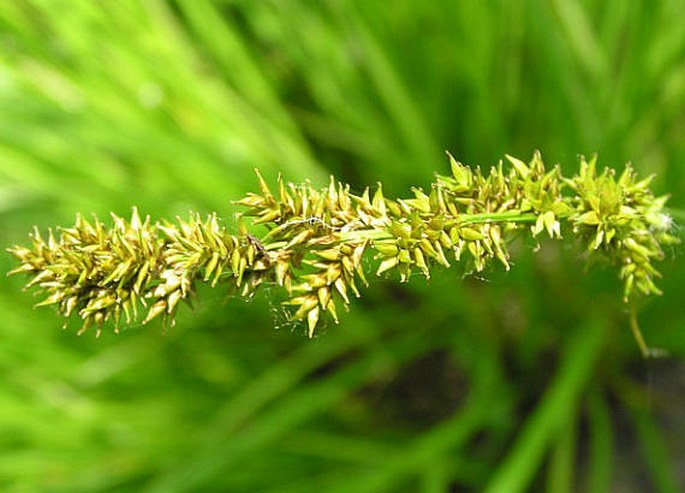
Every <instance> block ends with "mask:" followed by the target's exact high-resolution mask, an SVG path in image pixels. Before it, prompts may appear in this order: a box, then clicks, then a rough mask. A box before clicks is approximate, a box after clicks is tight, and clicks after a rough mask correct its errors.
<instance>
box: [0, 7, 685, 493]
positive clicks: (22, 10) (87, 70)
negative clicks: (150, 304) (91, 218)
mask: <svg viewBox="0 0 685 493" xmlns="http://www.w3.org/2000/svg"><path fill="white" fill-rule="evenodd" d="M683 16H685V4H683V3H682V2H679V1H674V0H657V1H648V0H644V1H631V2H626V1H623V0H604V1H598V0H527V1H524V0H521V1H518V0H517V1H497V0H487V1H482V0H460V1H453V2H448V1H444V2H443V1H440V2H425V1H424V2H417V1H410V0H402V1H396V2H392V3H388V2H380V1H378V2H377V1H368V0H366V1H362V0H337V1H335V0H325V1H320V2H314V1H306V0H300V1H296V0H264V1H251V0H249V1H248V0H243V1H240V0H232V1H231V0H213V1H211V0H175V1H162V0H140V1H134V0H121V1H116V2H114V1H112V2H92V1H87V0H69V1H67V0H60V1H55V0H9V1H4V2H0V110H1V112H0V245H1V246H2V247H6V246H9V245H12V244H15V243H24V242H26V238H27V237H26V234H27V233H28V231H29V229H30V228H31V226H32V225H34V224H36V225H38V227H39V228H41V229H42V230H46V229H47V228H48V227H50V226H56V225H68V224H71V223H73V219H74V216H75V214H76V213H77V212H82V213H84V214H89V213H91V212H94V213H97V214H99V215H100V216H101V217H105V216H106V215H107V214H108V213H109V212H110V211H113V212H115V213H117V214H118V215H122V216H126V215H128V214H129V212H130V210H131V206H133V205H136V206H138V208H139V209H140V211H141V212H142V213H149V214H151V215H152V217H153V218H160V217H168V218H172V217H174V216H175V215H176V214H185V213H186V212H187V211H188V210H189V209H192V210H195V211H198V212H202V213H206V212H210V211H216V212H217V213H218V214H219V216H220V217H222V218H223V219H224V221H225V223H226V224H227V225H229V226H230V227H234V226H233V225H234V223H233V222H232V221H233V219H232V218H233V214H234V213H235V212H236V208H235V207H234V206H233V205H231V203H230V201H231V200H233V199H237V198H240V197H241V196H243V195H244V193H245V192H247V191H249V190H255V189H256V187H257V182H256V179H255V176H254V173H253V168H254V167H255V166H258V167H259V168H260V169H261V170H262V172H263V174H264V175H265V178H266V179H267V180H268V181H269V182H270V183H275V180H276V176H277V175H278V174H279V173H280V174H282V175H283V176H284V177H285V179H287V180H289V181H302V180H305V179H309V180H311V181H312V183H314V184H316V185H317V186H318V185H323V184H325V183H326V180H327V177H328V175H329V174H331V173H333V174H335V175H336V177H338V178H339V179H341V180H342V181H346V182H350V183H351V184H352V186H353V188H355V189H356V191H360V190H362V189H363V187H364V186H366V185H373V184H375V183H376V182H377V181H379V180H381V181H382V182H383V185H384V191H385V193H386V195H387V196H406V195H407V192H408V190H409V188H410V187H411V186H424V187H425V186H427V185H428V184H429V183H430V182H431V181H432V180H433V173H434V172H436V171H438V172H441V173H447V172H448V171H449V167H448V162H447V159H446V158H445V156H444V153H443V151H444V150H445V149H447V150H449V151H450V152H451V153H452V154H454V155H455V156H456V157H457V158H458V159H460V160H462V161H464V162H465V163H467V164H471V165H474V164H480V165H482V166H484V167H489V165H491V164H494V163H496V162H497V160H498V159H499V158H500V157H501V156H502V155H503V154H504V153H505V152H507V153H510V154H513V155H517V156H521V157H524V156H530V155H531V154H532V152H533V150H534V149H536V148H539V149H540V150H541V151H542V152H543V154H544V155H545V158H546V161H547V162H550V163H551V162H560V163H561V165H562V167H563V168H564V170H565V171H566V172H569V174H572V172H573V171H575V170H576V168H577V166H578V155H579V154H585V155H590V154H592V153H593V152H598V153H599V156H600V164H601V163H604V164H606V165H611V166H615V167H619V168H620V167H621V166H622V165H623V163H625V162H627V161H632V162H633V164H634V167H635V169H636V170H637V171H638V172H639V173H640V174H641V175H643V176H644V175H648V174H650V173H656V174H657V178H656V180H655V182H654V188H655V190H656V192H657V193H671V194H672V199H671V201H670V203H669V204H670V205H671V206H672V207H674V208H681V209H682V208H685V168H684V167H683V163H685V30H683V29H682V19H683ZM676 232H677V233H678V234H680V233H679V231H676ZM569 236H570V235H569ZM542 243H543V244H542V245H541V246H540V248H541V249H540V251H539V252H538V253H537V254H535V255H534V254H533V251H532V250H533V249H534V248H536V245H532V244H527V243H525V242H524V243H523V244H520V245H519V246H518V247H517V251H516V252H513V253H514V256H513V257H514V262H515V265H513V267H512V269H511V271H510V272H506V273H505V272H503V271H501V270H497V269H493V270H492V271H489V272H487V273H486V274H485V275H484V276H483V277H484V278H483V279H480V278H475V277H471V278H466V279H460V278H458V277H457V276H455V274H454V273H451V272H449V271H445V272H443V273H438V272H436V273H435V275H433V277H432V278H431V280H430V282H426V281H425V280H424V279H422V278H416V279H413V278H412V279H410V282H409V283H407V284H403V285H397V284H396V283H395V282H394V281H389V280H384V279H383V278H377V279H374V280H372V282H371V286H370V287H369V289H367V290H366V293H365V297H364V298H363V299H362V300H359V301H358V302H356V303H354V309H353V310H352V311H351V312H350V313H349V314H342V316H341V323H340V324H339V325H329V326H327V327H323V330H319V331H318V332H317V336H316V337H315V338H314V339H312V340H309V339H307V338H306V327H305V326H304V325H302V324H292V323H290V322H288V320H287V318H286V317H285V315H284V313H283V312H282V310H281V308H280V305H279V299H278V298H277V294H276V290H274V291H273V293H272V292H271V291H270V290H268V289H267V290H266V292H265V293H262V294H261V295H260V296H258V297H257V298H256V299H254V300H253V301H251V302H250V303H245V302H244V301H241V300H239V299H238V298H235V297H227V296H224V295H222V293H221V292H220V291H217V290H207V291H204V292H202V293H201V296H200V299H201V300H202V301H201V303H200V304H198V305H197V306H196V307H195V309H194V310H193V311H191V310H189V309H182V310H181V311H180V313H179V317H178V322H177V324H176V326H175V327H173V328H170V329H163V328H162V327H161V326H160V325H157V324H151V325H150V326H145V327H143V326H140V325H138V326H134V327H131V328H129V329H128V330H126V331H123V332H122V333H121V334H119V335H114V334H111V333H110V331H105V332H104V333H103V335H102V337H100V338H99V339H95V338H93V337H92V336H91V335H90V334H87V335H85V336H82V337H76V335H75V330H74V327H70V328H69V329H68V330H66V331H61V330H60V325H61V320H60V319H59V318H58V317H57V316H56V315H55V314H53V313H50V310H48V309H41V310H33V309H32V308H31V306H32V303H33V302H34V300H33V299H32V298H31V296H30V295H29V294H28V293H26V292H22V290H21V287H22V279H19V278H16V277H12V278H6V279H3V282H2V285H1V286H0V329H1V330H0V334H2V336H1V342H0V375H1V376H2V377H1V378H2V385H0V490H2V491H8V492H34V491H36V492H94V491H98V492H100V491H102V492H115V491H144V492H177V491H178V492H182V491H229V492H242V491H245V492H247V491H250V492H252V491H279V492H292V493H296V492H301V493H305V492H315V491H316V492H318V491H334V492H347V491H350V492H365V491H366V492H405V491H406V492H410V491H411V492H413V491H420V492H426V493H429V492H448V491H483V490H485V491H490V492H516V491H552V492H568V491H591V492H603V491H612V490H618V489H621V491H636V492H638V491H663V492H675V491H681V490H683V489H685V471H683V470H682V466H681V465H680V462H682V461H679V460H678V459H679V458H680V457H682V456H683V454H685V436H683V431H682V430H683V429H685V426H683V420H682V417H681V415H682V409H683V408H684V406H685V400H684V399H683V397H682V396H683V395H685V392H683V391H684V390H685V388H684V384H683V380H682V373H683V369H684V368H685V366H684V364H683V358H685V332H684V329H685V327H684V325H685V323H684V322H685V309H684V308H683V306H684V305H683V303H682V294H681V293H682V291H681V290H680V286H681V284H682V281H683V280H685V264H684V263H683V262H682V261H681V260H682V256H681V255H679V252H678V249H677V248H676V249H675V250H674V251H673V252H669V254H668V256H667V259H666V260H665V262H664V264H663V265H662V268H661V270H662V271H663V272H664V273H665V276H664V279H662V280H661V281H660V287H661V288H662V289H663V290H664V295H663V296H661V297H659V298H657V299H654V300H651V301H650V302H649V303H648V304H646V305H645V306H643V307H642V309H641V325H642V329H643V332H644V334H645V338H646V339H647V341H648V342H649V344H650V345H651V346H654V347H659V348H663V349H664V350H666V351H667V352H668V353H669V356H668V357H666V358H662V359H656V360H648V361H645V360H642V359H641V357H640V355H639V351H638V348H637V346H636V344H635V342H634V340H633V338H632V336H631V334H630V330H629V328H628V317H627V315H626V313H625V312H624V307H623V304H622V302H621V296H620V292H621V287H620V285H619V282H618V281H617V280H616V279H615V273H614V272H613V271H611V270H606V271H605V270H604V269H603V268H602V266H601V265H592V266H591V268H589V269H586V271H585V272H583V266H584V263H583V259H582V258H581V255H579V253H578V250H577V249H576V248H574V245H573V241H572V240H571V239H570V238H569V240H568V241H567V243H566V244H565V245H564V246H559V245H554V244H547V243H545V242H542ZM12 266H13V262H12V261H11V259H10V257H9V256H8V255H1V256H0V271H1V272H3V273H4V272H7V271H8V270H10V269H11V268H12Z"/></svg>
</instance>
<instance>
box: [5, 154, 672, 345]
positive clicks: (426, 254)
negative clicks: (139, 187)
mask: <svg viewBox="0 0 685 493" xmlns="http://www.w3.org/2000/svg"><path fill="white" fill-rule="evenodd" d="M449 159H450V165H451V175H449V176H437V177H436V181H435V182H434V183H433V185H432V186H431V189H430V190H428V191H423V190H421V189H418V188H417V189H413V190H412V192H413V197H411V198H406V199H398V200H393V199H389V198H386V197H385V195H384V194H383V190H382V186H381V185H380V184H378V186H377V187H376V189H375V190H374V191H373V192H372V191H371V190H370V189H368V188H367V189H366V190H364V191H363V192H362V193H361V194H359V195H355V194H353V193H351V192H350V187H349V186H348V185H345V184H342V183H340V182H338V181H336V180H335V179H334V178H333V177H331V180H330V183H329V184H328V186H327V187H325V188H322V189H315V188H314V187H312V186H311V185H310V184H309V183H305V184H300V185H295V184H286V183H284V182H283V180H282V179H280V178H279V180H278V184H277V188H276V190H275V191H272V190H271V189H270V188H269V186H268V184H267V183H266V181H265V180H264V179H263V178H262V176H261V175H260V174H259V172H258V171H257V179H258V184H259V192H256V193H249V194H247V196H245V197H244V198H242V199H241V200H239V201H237V202H236V204H237V205H239V206H242V207H244V208H245V210H244V212H243V213H242V216H244V217H251V218H253V220H252V224H253V225H254V226H257V225H263V227H262V229H263V228H264V227H265V228H266V232H265V233H263V234H257V233H256V232H254V231H253V232H250V230H249V229H248V228H247V226H246V225H245V222H244V221H243V220H242V219H240V220H239V222H238V232H237V233H236V234H232V233H229V232H228V230H227V229H226V227H225V226H223V225H222V224H221V222H220V221H219V218H218V217H217V216H216V214H210V215H209V216H207V217H206V218H203V217H201V216H200V215H198V214H191V215H190V217H189V218H188V219H181V218H178V219H177V220H176V221H175V222H167V221H161V222H157V223H152V222H151V220H150V218H149V217H145V219H144V220H143V219H141V217H140V216H139V214H138V211H137V210H136V209H135V208H134V210H133V215H132V217H131V219H130V220H129V221H127V220H125V219H123V218H120V217H118V216H116V215H114V214H113V215H112V220H113V225H112V226H106V225H105V224H103V223H102V222H100V221H99V220H98V219H97V218H94V219H93V220H92V221H87V220H85V219H84V218H83V217H81V216H78V217H77V220H76V224H75V225H74V226H73V227H71V228H59V229H58V230H57V232H56V233H54V232H53V231H50V232H49V233H48V235H47V239H46V238H44V237H43V236H41V234H40V233H39V232H38V231H37V230H34V232H33V234H32V235H31V238H32V244H31V245H30V246H28V247H24V246H15V247H12V248H10V249H9V252H10V253H11V254H12V255H14V256H15V257H16V258H17V259H18V260H19V261H20V264H21V265H20V266H19V267H18V268H17V269H15V270H13V271H12V272H11V273H10V274H15V273H26V274H29V275H30V276H32V279H31V280H30V281H29V283H28V286H29V287H32V286H35V287H37V288H38V290H39V291H40V292H42V293H43V294H45V295H47V297H46V298H45V299H44V300H43V301H41V302H40V303H38V305H39V306H42V305H55V306H57V308H58V310H59V311H60V313H61V314H62V315H64V316H65V317H69V316H71V315H72V314H77V315H78V317H80V318H81V319H82V320H83V327H82V329H81V332H83V331H84V330H86V329H87V328H88V327H89V326H92V325H95V326H97V328H98V331H99V330H100V328H101V327H102V325H103V324H104V323H105V322H107V321H108V320H112V321H113V323H114V327H115V329H118V327H119V326H120V324H121V321H122V318H123V319H125V321H126V323H130V322H131V321H132V320H134V319H135V318H136V317H137V316H138V313H137V311H138V309H139V308H140V307H141V306H142V307H144V308H145V309H146V314H145V317H144V319H143V323H147V322H148V321H150V320H151V319H153V318H155V317H157V316H161V317H163V318H164V319H166V320H168V321H173V317H174V314H175V312H176V309H177V306H178V304H179V302H180V301H182V300H183V301H190V300H191V298H192V295H193V293H194V292H195V286H196V284H197V283H198V282H204V283H208V284H210V285H211V286H216V285H218V284H221V285H222V286H225V287H228V289H230V290H232V291H234V292H237V293H239V294H240V295H241V296H245V297H249V296H252V295H253V294H254V293H255V291H256V290H257V289H258V288H259V286H260V285H262V284H264V283H269V284H277V285H279V286H282V287H283V288H284V291H285V292H286V293H287V295H288V299H287V300H286V301H285V302H284V303H285V304H286V305H290V306H291V307H293V310H292V318H293V319H295V320H306V323H307V326H308V332H309V335H310V336H311V335H313V333H314V331H315V329H316V327H317V325H318V324H319V321H320V320H321V319H322V318H323V317H324V316H328V317H330V318H332V319H333V320H334V321H336V322H337V321H338V308H339V307H340V306H344V307H347V306H348V305H349V303H350V298H351V297H352V296H357V297H358V296H360V291H359V287H358V286H359V285H360V284H364V285H366V284H367V280H366V275H367V273H366V269H367V267H366V264H364V263H363V262H362V260H363V259H364V258H366V257H367V256H368V255H367V254H368V253H369V252H370V253H371V255H372V257H373V259H374V260H375V261H376V267H375V271H376V274H377V275H382V274H385V273H386V272H396V273H397V275H398V276H399V278H400V280H401V281H406V280H407V279H408V278H409V276H410V275H411V274H412V273H415V272H419V273H421V274H423V275H424V276H425V277H427V278H428V277H430V275H431V272H432V270H433V269H434V268H436V267H437V266H438V265H441V266H444V267H450V266H451V264H452V263H457V264H459V265H460V266H461V268H462V269H463V271H464V272H466V273H468V272H474V271H475V272H479V271H482V270H483V269H485V268H486V267H487V266H488V265H489V264H490V263H492V262H495V263H499V264H501V265H502V266H503V267H504V268H505V269H509V267H510V264H509V259H510V254H509V250H508V247H509V245H510V243H511V242H512V241H513V239H514V238H515V236H517V235H519V234H521V233H524V232H529V233H530V234H531V235H532V236H533V237H536V236H538V235H541V234H544V235H546V236H549V237H550V238H552V239H561V237H562V232H563V233H564V234H569V235H573V236H575V237H576V238H577V239H578V242H579V243H580V245H581V248H583V249H584V250H585V251H587V252H588V256H590V257H596V256H601V257H603V258H605V259H607V260H609V261H610V262H611V263H613V264H614V265H616V266H617V267H618V269H619V277H620V279H621V280H622V281H623V285H624V289H623V298H624V300H625V301H626V302H629V301H630V300H631V299H632V298H633V297H634V296H635V295H636V294H638V293H640V294H643V295H652V294H659V293H660V291H659V289H658V288H657V287H656V285H655V283H654V279H655V278H658V277H660V274H659V272H658V271H657V270H656V268H655V267H654V263H655V262H656V261H659V260H661V259H662V258H663V256H664V252H663V246H664V245H668V244H673V243H676V242H677V239H676V238H675V237H674V236H672V235H671V234H670V232H669V231H670V229H671V226H672V220H671V219H670V216H668V215H667V214H666V213H665V212H664V204H665V202H666V199H667V198H666V197H655V196H654V195H653V194H652V192H651V190H650V188H649V184H650V181H651V177H649V178H646V179H642V180H639V179H638V178H637V176H636V174H635V172H634V171H633V169H632V168H631V167H630V166H627V167H626V168H625V170H624V171H623V172H622V173H621V174H620V176H617V175H616V174H615V171H614V170H613V169H609V168H605V169H604V170H603V171H601V172H600V171H598V170H597V165H596V158H595V157H593V158H592V159H590V160H589V161H588V160H586V159H584V158H583V159H581V163H580V171H579V172H578V173H577V174H576V175H574V176H571V177H564V176H563V175H562V173H561V169H560V168H559V166H554V167H552V168H551V169H547V168H546V167H545V165H544V163H543V161H542V158H541V156H540V154H539V153H535V155H534V156H533V158H532V159H531V161H530V162H528V163H524V162H523V161H521V160H519V159H516V158H514V157H511V156H507V161H508V165H507V166H505V165H504V163H503V162H500V163H499V164H498V165H497V166H494V167H493V168H491V169H490V170H489V172H488V173H487V174H485V173H483V172H481V170H480V168H475V169H471V168H469V167H466V166H464V165H462V164H460V163H458V162H457V161H456V160H455V159H454V158H453V157H452V156H449ZM255 231H257V228H255ZM641 347H643V350H644V348H646V345H644V344H641Z"/></svg>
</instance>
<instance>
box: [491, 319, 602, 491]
mask: <svg viewBox="0 0 685 493" xmlns="http://www.w3.org/2000/svg"><path fill="white" fill-rule="evenodd" d="M604 332H605V331H604V327H603V325H602V323H600V322H599V321H598V320H594V321H588V322H587V323H586V325H584V326H583V327H582V328H581V329H580V330H579V333H578V334H577V337H573V338H572V340H571V341H570V342H569V344H568V346H567V348H566V351H565V354H564V356H563V359H562V361H561V366H560V369H559V371H558V373H557V375H556V378H555V379H554V381H553V382H552V384H551V385H550V388H549V390H548V391H547V393H546V395H545V396H544V397H543V398H542V399H541V401H540V404H539V405H538V407H537V409H536V410H535V412H534V414H533V416H532V417H531V418H530V419H529V420H528V422H527V423H526V425H525V427H524V429H523V431H522V432H521V434H520V435H519V438H518V440H517V441H516V443H515V444H514V446H513V448H512V450H511V452H510V453H509V455H508V456H507V457H506V458H505V459H504V462H503V464H502V465H501V466H500V467H499V468H498V469H497V471H496V472H495V474H494V477H493V478H492V480H491V481H490V484H489V485H488V487H487V489H486V490H485V491H486V493H516V492H519V491H526V490H527V488H528V486H529V485H530V482H531V480H532V479H533V477H534V475H535V473H536V471H537V470H538V468H539V466H540V463H541V462H542V460H543V458H544V454H545V450H546V449H547V448H548V447H549V445H550V442H551V441H552V440H553V439H554V438H555V437H556V435H557V434H558V433H559V430H560V428H561V426H562V425H563V423H564V420H566V419H567V417H568V416H569V415H570V414H571V413H573V412H574V408H575V407H576V404H577V402H578V398H579V395H580V393H581V391H582V389H583V388H584V384H585V382H586V381H587V379H588V378H589V377H590V374H591V372H592V369H593V368H594V365H595V361H596V360H597V357H598V356H599V354H600V349H601V347H602V341H603V339H604V338H603V335H604Z"/></svg>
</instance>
